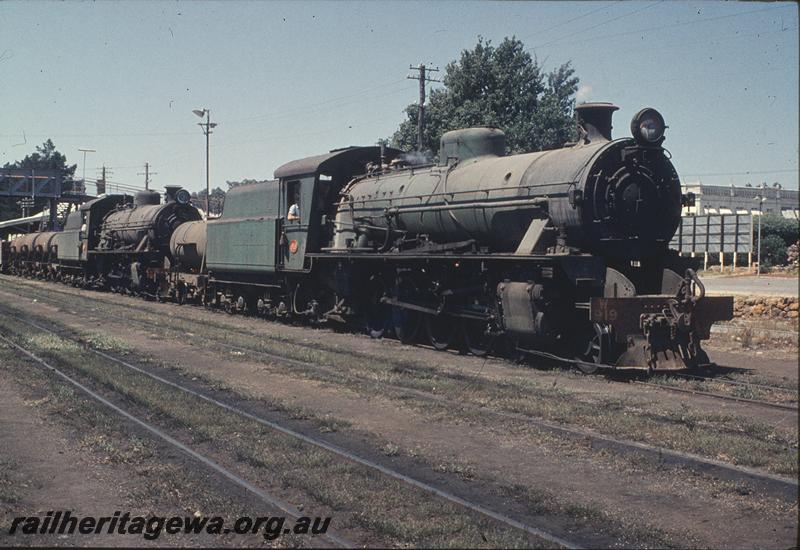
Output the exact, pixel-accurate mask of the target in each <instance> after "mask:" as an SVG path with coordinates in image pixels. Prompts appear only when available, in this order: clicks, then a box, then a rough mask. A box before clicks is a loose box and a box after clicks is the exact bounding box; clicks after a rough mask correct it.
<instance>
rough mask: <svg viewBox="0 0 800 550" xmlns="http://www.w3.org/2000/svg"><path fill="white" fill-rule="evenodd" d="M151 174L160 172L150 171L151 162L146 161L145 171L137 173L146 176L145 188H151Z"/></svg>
mask: <svg viewBox="0 0 800 550" xmlns="http://www.w3.org/2000/svg"><path fill="white" fill-rule="evenodd" d="M150 174H154V175H155V174H158V172H151V171H150V163H149V162H145V163H144V172H139V173H137V174H136V175H137V176H144V188H145V189H150Z"/></svg>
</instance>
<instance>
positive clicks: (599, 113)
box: [575, 102, 619, 143]
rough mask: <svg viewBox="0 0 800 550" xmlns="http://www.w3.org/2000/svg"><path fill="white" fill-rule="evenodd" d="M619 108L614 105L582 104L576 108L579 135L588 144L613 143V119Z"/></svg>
mask: <svg viewBox="0 0 800 550" xmlns="http://www.w3.org/2000/svg"><path fill="white" fill-rule="evenodd" d="M618 109H619V107H617V106H616V105H614V104H612V103H600V102H597V103H581V104H580V105H578V106H577V107H575V116H576V118H577V122H578V134H579V135H580V139H581V140H585V141H586V142H587V143H591V142H592V141H597V140H605V141H611V128H612V126H611V118H612V117H613V116H614V111H616V110H618Z"/></svg>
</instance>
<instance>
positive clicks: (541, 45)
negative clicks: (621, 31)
mask: <svg viewBox="0 0 800 550" xmlns="http://www.w3.org/2000/svg"><path fill="white" fill-rule="evenodd" d="M663 1H664V0H656V1H655V2H652V3H650V4H647V5H646V6H644V7H641V8H639V9H636V10H633V11H631V12H628V13H623V14H622V15H618V16H616V17H613V18H611V19H606V20H604V21H601V22H599V23H596V24H594V25H592V26H590V27H586V28H583V29H580V30H577V31H575V32H573V33H571V34H568V35H566V36H562V37H560V38H556V39H554V40H551V41H550V42H545V43H544V44H539V45H538V46H533V48H530V49H534V50H535V49H536V48H544V47H545V46H549V45H551V44H555V43H557V42H562V41H564V40H566V39H567V38H571V37H573V36H575V35H576V34H583V33H585V32H586V31H590V30H592V29H596V28H597V27H602V26H604V25H607V24H608V23H611V22H612V21H617V20H618V19H622V18H624V17H630V16H631V15H634V14H637V13H639V12H643V11H644V10H647V9H650V8H652V7H653V6H655V5H656V4H660V3H661V2H663Z"/></svg>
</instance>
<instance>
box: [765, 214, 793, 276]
mask: <svg viewBox="0 0 800 550" xmlns="http://www.w3.org/2000/svg"><path fill="white" fill-rule="evenodd" d="M798 240H800V225H799V224H798V221H797V220H790V219H787V218H784V217H783V216H775V215H769V216H764V217H763V218H762V219H761V265H762V266H763V267H765V268H769V267H772V266H777V265H786V264H787V263H792V261H791V259H790V257H789V248H790V247H791V246H792V245H793V244H794V243H796V242H797V241H798Z"/></svg>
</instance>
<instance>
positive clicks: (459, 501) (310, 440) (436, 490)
mask: <svg viewBox="0 0 800 550" xmlns="http://www.w3.org/2000/svg"><path fill="white" fill-rule="evenodd" d="M3 309H5V308H3ZM7 315H8V316H9V317H12V318H14V319H17V320H18V321H21V322H23V323H25V324H27V325H29V326H31V327H34V328H36V329H38V330H40V331H42V332H45V333H48V334H51V335H54V336H57V337H59V338H62V339H67V340H71V341H73V342H76V343H78V344H80V345H83V346H84V347H85V349H86V350H87V351H89V352H91V353H94V354H96V355H98V356H100V357H102V358H103V359H105V360H107V361H110V362H113V363H115V364H117V365H119V366H121V367H124V368H126V369H129V370H132V371H135V372H137V373H139V374H142V375H144V376H147V377H149V378H150V379H152V380H156V381H158V382H160V383H162V384H166V385H168V386H170V387H172V388H175V389H177V390H179V391H181V392H184V393H186V394H188V395H191V396H193V397H196V398H198V399H201V400H203V401H205V402H208V403H211V404H213V405H215V406H217V407H219V408H222V409H224V410H226V411H229V412H232V413H235V414H237V415H240V416H242V417H244V418H247V419H249V420H252V421H254V422H257V423H258V424H261V425H262V426H266V427H268V428H270V429H272V430H275V431H277V432H280V433H282V434H284V435H287V436H290V437H292V438H295V439H297V440H299V441H302V442H303V443H306V444H309V445H313V446H315V447H318V448H320V449H323V450H325V451H328V452H330V453H333V454H335V455H337V456H339V457H341V458H343V459H346V460H349V461H352V462H354V463H356V464H359V465H361V466H365V467H367V468H370V469H373V470H375V471H377V472H378V473H380V474H383V475H386V476H389V477H391V478H393V479H396V480H398V481H400V482H402V483H405V484H408V485H410V486H413V487H416V488H418V489H422V490H424V491H427V492H429V493H431V494H433V495H435V496H437V497H439V498H442V499H445V500H447V501H450V502H452V503H454V504H456V505H459V506H463V507H464V508H466V509H468V510H471V511H473V512H477V513H479V514H482V515H484V516H486V517H488V518H491V519H493V520H495V521H497V522H499V523H502V524H505V525H507V526H508V527H511V528H514V529H519V530H521V531H524V532H526V533H528V534H530V535H533V536H534V537H538V538H540V539H542V540H544V541H547V542H549V543H551V544H553V545H555V546H559V547H564V548H578V547H580V546H581V545H580V544H579V543H576V542H573V541H570V540H567V539H565V538H563V537H560V536H557V535H555V534H552V533H549V532H547V531H544V530H542V529H540V528H537V527H534V526H531V525H529V524H526V523H524V522H522V521H519V520H516V519H513V518H511V517H509V516H507V515H505V514H503V513H500V512H497V511H495V510H492V509H489V508H487V507H485V506H483V505H481V504H480V503H477V502H474V501H471V500H467V499H465V498H462V497H459V496H457V495H455V494H453V493H451V492H449V491H447V490H445V489H442V488H440V487H436V486H434V485H431V484H429V483H426V482H424V481H421V480H419V479H416V478H414V477H411V476H409V475H406V474H403V473H401V472H399V471H397V470H394V469H392V468H389V467H387V466H384V465H381V464H378V463H377V462H374V461H372V460H369V459H367V458H364V457H362V456H359V455H357V454H355V453H352V452H350V451H348V450H346V449H343V448H341V447H339V446H337V445H334V444H332V443H329V442H327V441H324V440H322V439H320V438H316V437H313V436H309V435H307V434H302V433H299V432H297V431H295V430H293V429H291V428H289V427H286V426H283V425H281V424H278V423H276V422H273V421H270V420H268V419H266V418H263V417H261V416H258V415H255V414H252V413H250V412H247V411H245V410H243V409H241V408H239V407H237V406H235V405H232V404H230V403H226V402H223V401H221V400H219V399H216V398H214V397H211V396H209V395H207V394H205V393H203V392H201V391H197V390H194V389H192V388H189V387H187V386H185V385H183V384H180V383H177V382H175V381H172V380H168V379H166V378H164V377H162V376H159V375H157V374H154V373H152V372H149V371H148V370H146V369H143V368H141V367H138V366H136V365H133V364H131V363H129V362H127V361H124V360H122V359H119V358H117V357H114V356H112V355H110V354H108V353H105V352H103V351H101V350H98V349H94V348H92V347H90V346H85V344H83V343H82V342H80V340H79V339H77V338H74V337H69V336H65V335H64V334H63V333H60V332H57V331H54V330H51V329H49V328H47V327H44V326H42V325H40V324H38V323H34V322H32V321H30V320H28V319H25V318H22V317H20V316H17V315H13V314H7ZM0 339H2V340H3V341H5V342H7V343H8V344H10V345H12V346H13V347H15V348H16V349H17V350H19V351H20V352H21V353H23V354H25V355H26V356H28V357H30V358H31V359H33V360H35V361H36V362H38V363H40V364H41V365H42V366H44V367H46V368H48V369H50V370H52V371H53V372H54V373H55V374H56V375H58V376H59V377H61V378H62V379H64V380H66V381H67V382H69V383H70V384H72V385H74V386H76V387H78V388H79V389H81V390H82V391H83V392H85V393H87V394H88V395H90V396H91V397H92V398H93V399H95V400H97V401H99V402H101V403H103V404H104V405H106V406H107V407H109V408H111V409H113V410H114V411H115V412H117V413H119V414H121V415H122V416H124V417H125V418H127V419H128V420H130V421H132V422H134V423H136V424H137V425H139V426H141V427H143V428H145V429H146V430H147V431H149V432H151V433H152V434H154V435H156V436H157V437H159V438H161V439H162V440H164V441H166V442H167V443H169V444H171V445H173V446H175V447H176V448H178V449H180V450H181V451H182V452H184V453H186V454H189V455H190V456H191V457H193V458H195V459H196V460H199V461H201V462H203V463H204V464H206V465H207V466H209V467H211V468H212V469H214V470H216V471H217V472H219V473H221V474H222V475H224V476H225V477H227V478H228V479H230V480H231V481H233V482H235V483H237V484H239V485H240V486H242V487H244V488H246V489H247V490H249V491H251V492H254V493H255V494H257V495H258V496H259V497H261V498H262V499H264V500H265V502H268V503H269V502H270V501H269V500H267V499H270V498H271V497H270V496H269V495H267V494H266V493H264V492H263V491H260V490H259V489H258V488H256V487H255V486H253V485H252V484H250V483H249V482H247V481H245V480H244V479H242V478H240V477H238V476H236V475H235V474H233V473H231V472H229V471H228V470H226V469H224V468H223V467H222V466H220V465H218V464H216V463H215V462H213V461H212V460H211V459H209V458H207V457H205V456H203V455H201V454H199V453H197V452H195V451H193V450H192V449H190V448H188V447H187V446H185V445H183V444H182V443H180V442H178V441H177V440H175V439H173V438H171V437H170V436H168V435H167V434H165V433H163V432H161V431H160V430H158V428H155V427H154V426H151V425H150V424H147V423H146V422H144V421H142V420H140V419H138V418H137V417H135V416H133V415H131V414H130V413H128V412H126V411H124V410H123V409H122V408H120V407H118V406H116V405H114V404H113V403H111V402H110V401H108V400H107V399H105V398H103V397H102V396H100V395H99V394H97V393H95V392H93V391H92V390H90V389H89V388H87V387H86V386H84V385H82V384H81V383H80V382H78V381H76V380H74V379H73V378H70V377H69V376H68V375H66V374H64V373H62V372H61V371H60V370H58V369H57V368H55V367H53V366H51V365H49V364H47V363H46V362H45V361H43V360H42V359H40V358H38V357H36V356H35V355H34V354H33V353H32V352H30V351H29V350H26V349H25V348H23V347H22V346H20V345H19V344H17V343H15V342H13V341H12V340H10V339H8V338H6V337H5V336H3V335H0ZM276 502H277V501H276ZM276 506H278V505H276ZM278 507H279V508H280V509H281V510H282V511H284V512H285V513H287V514H288V515H290V516H292V517H295V518H296V517H300V514H299V512H296V511H295V510H294V509H292V508H291V507H289V506H288V505H285V504H280V505H279V506H278ZM331 541H333V542H334V543H336V544H338V545H341V546H345V547H354V545H353V543H351V542H348V541H344V540H343V539H341V538H340V537H337V536H336V535H331Z"/></svg>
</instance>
